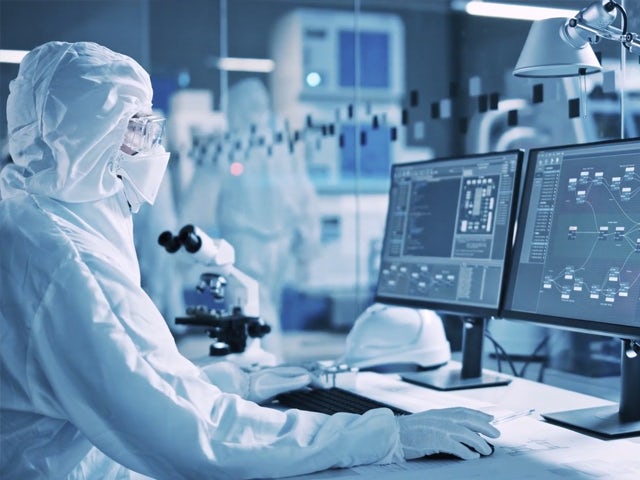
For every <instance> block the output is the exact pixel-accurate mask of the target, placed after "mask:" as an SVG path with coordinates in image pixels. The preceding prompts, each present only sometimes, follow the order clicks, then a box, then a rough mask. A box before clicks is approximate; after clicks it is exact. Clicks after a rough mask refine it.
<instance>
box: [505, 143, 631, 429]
mask: <svg viewBox="0 0 640 480" xmlns="http://www.w3.org/2000/svg"><path fill="white" fill-rule="evenodd" d="M516 230H517V232H516V237H515V244H514V255H513V257H512V264H511V265H510V266H509V276H508V281H507V285H506V295H505V307H504V311H503V315H502V316H503V317H504V318H507V319H511V318H513V319H521V320H530V321H534V322H537V323H540V324H545V325H551V326H554V327H561V328H563V329H570V330H575V331H581V332H588V333H593V334H600V335H607V336H612V337H619V338H621V339H623V341H622V345H623V348H622V350H623V351H622V364H621V375H622V378H621V381H622V389H621V400H620V405H619V407H618V406H617V405H616V406H614V407H612V408H608V407H607V408H604V409H601V408H597V409H587V410H580V411H570V412H558V413H553V414H547V415H545V417H546V418H547V419H548V420H550V421H552V422H557V423H561V424H563V425H567V426H573V427H576V428H580V429H582V430H587V431H590V432H592V433H597V434H600V435H602V436H607V437H612V436H623V435H631V434H636V435H637V434H638V433H639V432H640V357H639V356H638V353H639V349H638V339H640V303H639V301H640V300H639V299H640V139H638V138H635V139H629V140H614V141H605V142H597V143H589V144H582V145H568V146H558V147H551V148H540V149H533V150H531V151H530V155H529V160H528V165H527V172H526V175H525V181H524V188H523V196H522V202H521V207H520V215H519V218H518V227H517V229H516ZM634 356H635V357H636V358H632V357H634Z"/></svg>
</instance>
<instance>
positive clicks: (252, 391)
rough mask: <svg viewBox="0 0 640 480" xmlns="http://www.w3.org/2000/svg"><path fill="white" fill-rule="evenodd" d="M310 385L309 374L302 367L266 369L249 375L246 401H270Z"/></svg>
mask: <svg viewBox="0 0 640 480" xmlns="http://www.w3.org/2000/svg"><path fill="white" fill-rule="evenodd" d="M310 383H311V374H310V373H309V371H308V370H306V369H305V368H302V367H291V366H282V367H267V368H263V369H261V370H258V371H257V372H251V373H250V374H249V394H248V397H247V399H248V400H251V401H253V402H256V403H263V402H266V401H267V400H271V399H272V398H273V397H275V396H276V395H278V394H280V393H284V392H289V391H291V390H298V389H300V388H302V387H305V386H307V385H309V384H310Z"/></svg>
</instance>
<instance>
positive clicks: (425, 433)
mask: <svg viewBox="0 0 640 480" xmlns="http://www.w3.org/2000/svg"><path fill="white" fill-rule="evenodd" d="M397 419H398V426H399V428H400V443H401V445H402V450H403V452H404V457H405V459H406V460H411V459H414V458H419V457H423V456H425V455H431V454H434V453H449V454H452V455H455V456H456V457H460V458H462V459H464V460H471V459H474V458H479V457H480V455H490V454H491V453H492V452H493V448H492V447H491V445H489V444H488V443H487V441H486V440H485V439H484V438H482V437H481V436H480V435H479V434H482V435H485V436H487V437H490V438H497V437H499V436H500V431H499V430H497V429H496V428H495V427H494V426H493V425H491V423H490V422H491V420H493V417H492V416H491V415H488V414H486V413H483V412H480V411H478V410H472V409H469V408H463V407H456V408H444V409H438V410H427V411H424V412H420V413H414V414H412V415H403V416H399V417H397Z"/></svg>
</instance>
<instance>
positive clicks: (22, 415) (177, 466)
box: [0, 42, 403, 480]
mask: <svg viewBox="0 0 640 480" xmlns="http://www.w3.org/2000/svg"><path fill="white" fill-rule="evenodd" d="M151 97H152V90H151V84H150V81H149V77H148V75H147V73H146V72H145V71H144V70H143V69H142V68H141V67H140V66H139V65H138V64H137V63H135V62H134V61H133V60H132V59H130V58H129V57H126V56H123V55H120V54H117V53H114V52H111V51H110V50H108V49H105V48H104V47H101V46H98V45H96V44H92V43H76V44H66V43H60V42H51V43H48V44H45V45H44V46H41V47H39V48H38V49H35V50H33V51H32V52H31V53H30V54H29V55H27V57H25V60H24V61H23V62H22V64H21V67H20V73H19V75H18V77H17V78H16V79H15V80H14V81H13V82H12V84H11V88H10V95H9V99H8V101H7V119H8V127H9V135H10V151H11V154H12V156H13V159H14V161H15V165H8V166H7V167H5V169H4V170H3V171H2V174H1V178H0V180H1V183H0V185H1V188H2V190H1V191H2V195H1V196H2V201H0V238H2V244H3V245H2V250H1V253H0V284H1V285H2V288H0V368H1V375H0V407H1V410H0V430H1V432H2V435H1V440H0V477H1V478H7V479H9V478H11V479H21V480H26V479H32V478H47V479H52V478H73V479H80V478H87V479H98V478H100V479H107V478H128V477H129V472H128V469H132V470H135V471H138V472H141V473H142V474H144V475H148V476H151V477H154V478H158V479H161V478H166V479H172V480H176V479H181V478H203V479H204V478H229V479H236V480H237V479H243V478H255V477H277V476H285V475H295V474H301V473H305V472H312V471H316V470H321V469H326V468H330V467H346V466H350V465H355V464H367V463H374V462H383V463H384V462H390V461H393V460H395V461H398V460H402V458H403V457H402V449H401V445H400V442H399V432H398V426H397V422H396V419H395V418H394V416H393V414H392V413H391V411H390V410H387V409H379V410H374V411H371V412H370V413H368V414H366V415H364V416H358V415H352V414H338V415H334V416H331V417H329V416H326V415H321V414H314V413H305V412H300V411H296V410H290V411H286V412H282V411H278V410H275V409H270V408H265V407H261V406H259V405H258V404H256V403H253V402H251V401H247V400H244V399H243V398H241V396H239V395H237V394H232V393H223V392H222V391H221V390H220V389H219V388H218V387H216V386H215V385H213V384H212V383H211V381H210V380H209V378H208V377H207V375H206V374H205V373H204V372H203V370H201V369H200V368H198V367H196V366H195V365H194V364H193V363H191V362H190V361H188V360H187V359H185V358H184V357H182V356H181V354H180V353H179V352H178V350H177V349H176V347H175V343H174V341H173V339H172V337H171V333H170V331H169V329H168V327H167V324H166V323H165V321H164V319H163V318H162V317H161V315H160V313H159V312H158V310H157V309H156V307H155V306H154V304H153V303H152V301H151V300H150V299H149V297H148V296H147V294H146V293H145V292H144V291H143V290H142V289H141V287H140V274H139V269H138V267H137V259H136V254H135V250H134V243H133V234H132V230H133V223H132V214H131V211H130V209H129V206H128V204H127V200H131V199H130V198H129V197H127V196H125V193H124V191H123V183H124V182H123V181H122V180H121V179H120V178H118V177H117V176H116V175H114V173H113V171H112V169H111V163H112V162H113V160H114V158H115V157H116V156H117V155H118V151H119V144H120V143H121V139H122V138H123V136H124V132H125V129H126V126H127V122H128V119H129V118H130V117H132V116H133V115H134V114H136V113H138V112H140V111H148V110H149V109H150V108H151ZM164 166H166V161H165V163H164ZM160 167H163V165H162V163H160V164H159V168H160ZM129 203H131V202H129ZM221 382H222V383H224V379H221ZM372 438H373V439H375V441H372V440H371V439H372Z"/></svg>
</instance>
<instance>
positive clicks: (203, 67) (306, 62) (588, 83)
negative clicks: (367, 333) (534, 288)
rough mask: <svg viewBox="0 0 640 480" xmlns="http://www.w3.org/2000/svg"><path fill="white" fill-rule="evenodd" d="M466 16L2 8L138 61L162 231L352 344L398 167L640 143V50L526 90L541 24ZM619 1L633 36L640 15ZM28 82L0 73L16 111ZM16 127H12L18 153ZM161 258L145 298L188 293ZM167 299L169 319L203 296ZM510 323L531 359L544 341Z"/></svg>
mask: <svg viewBox="0 0 640 480" xmlns="http://www.w3.org/2000/svg"><path fill="white" fill-rule="evenodd" d="M467 3H468V2H464V1H449V0H430V1H419V0H406V1H402V2H398V1H395V0H327V1H319V0H298V1H295V2H292V1H289V0H233V1H232V0H215V1H211V0H185V1H181V2H176V1H168V0H167V1H165V0H156V1H146V0H139V1H134V2H128V1H127V2H125V1H100V0H66V1H57V2H44V1H36V0H19V1H18V0H3V1H2V2H1V3H0V23H1V24H0V27H1V28H0V32H1V33H0V45H2V47H1V48H3V49H27V50H28V49H30V48H33V47H34V46H36V45H37V44H39V43H42V42H44V41H47V40H50V39H54V38H55V39H59V40H67V41H76V40H92V41H97V42H99V43H103V44H105V45H107V46H110V47H112V48H114V49H115V50H118V51H122V52H123V53H127V54H130V55H132V56H134V57H135V58H137V59H138V60H139V61H140V62H141V63H142V64H143V66H144V67H145V68H147V69H148V70H149V72H150V74H151V77H152V81H153V85H154V90H155V101H156V108H158V109H159V110H162V111H163V113H164V114H165V115H167V117H168V143H167V148H168V149H170V150H171V152H172V161H171V165H170V169H169V173H168V175H167V178H168V180H167V182H168V183H169V184H170V188H169V189H168V190H167V191H168V192H169V193H168V194H169V195H170V197H171V198H170V202H169V204H170V205H171V214H167V210H163V209H156V210H154V212H155V213H154V215H157V216H159V217H160V220H159V222H158V225H163V226H166V227H168V228H178V227H180V226H182V225H184V224H186V223H194V224H197V225H199V226H200V227H201V228H203V229H205V230H206V231H208V232H209V233H210V234H211V235H214V236H218V235H219V236H223V237H225V238H228V239H229V241H230V242H231V243H232V244H234V245H235V247H236V250H237V253H238V265H237V266H238V267H239V268H241V269H243V270H245V271H246V273H248V274H249V275H252V276H255V277H256V278H257V279H258V280H259V281H260V284H261V287H262V292H261V293H262V298H261V300H262V302H261V303H262V313H263V315H264V316H265V319H266V320H267V321H268V322H270V323H272V324H273V325H274V326H275V329H276V330H284V331H287V330H294V331H295V330H307V329H311V330H329V331H332V330H333V331H342V332H345V331H348V329H349V328H350V326H351V325H352V324H353V322H354V320H355V318H356V317H357V316H358V315H359V313H360V312H362V310H363V309H364V308H365V307H366V306H367V305H368V304H370V303H371V301H372V290H373V288H372V287H373V285H374V283H375V281H376V278H377V273H378V262H379V256H380V248H381V241H382V234H383V230H384V221H385V217H386V208H387V194H388V188H389V168H390V165H391V164H393V163H398V162H407V161H412V160H426V159H430V158H434V157H442V156H452V155H460V154H471V153H485V152H490V151H496V150H507V149H512V148H523V149H529V148H533V147H540V146H546V145H554V144H568V143H584V142H589V141H594V140H601V139H612V138H620V137H622V136H628V137H633V136H638V135H639V134H640V100H638V98H639V97H638V94H639V93H640V85H639V84H638V81H637V79H638V78H640V75H638V68H639V64H638V57H637V56H636V55H634V54H625V52H624V51H623V50H622V49H621V47H620V46H619V45H617V44H616V43H615V42H609V41H602V42H600V43H599V44H597V45H596V46H595V51H596V53H597V54H598V55H599V56H600V58H601V61H602V65H603V71H602V72H601V73H597V74H594V75H588V76H578V77H574V78H568V79H556V78H553V79H526V78H519V77H514V76H513V75H512V71H513V67H514V66H515V64H516V62H517V60H518V56H519V54H520V50H521V48H522V46H523V44H524V41H525V39H526V37H527V33H528V30H529V27H530V25H531V22H530V21H529V20H522V19H506V18H493V17H484V16H475V15H471V14H469V13H467V11H466V10H465V6H466V4H467ZM508 3H510V4H516V5H517V4H520V5H523V4H526V5H530V4H531V3H532V2H525V1H524V0H523V1H515V0H514V1H511V2H508ZM535 3H537V4H540V5H541V6H546V7H559V8H563V9H570V10H571V9H574V10H576V11H577V10H579V9H581V8H583V7H585V6H586V5H587V4H588V3H589V2H587V1H582V0H571V1H566V0H555V1H552V0H540V1H539V2H535ZM621 3H622V4H624V6H625V8H626V9H627V14H628V29H629V30H630V31H636V32H637V31H638V30H639V29H640V7H639V6H638V5H637V2H629V1H626V2H621ZM43 8H44V9H47V14H44V13H43V14H39V15H38V16H37V17H34V16H33V14H32V12H33V11H39V12H44V10H42V9H43ZM498 10H499V9H498ZM52 18H54V19H55V21H51V19H52ZM618 21H619V20H618ZM122 32H125V34H123V33H122ZM123 35H124V36H123ZM16 73H17V66H16V65H11V64H5V63H0V87H1V93H0V107H1V108H2V110H3V111H4V108H5V104H6V96H7V94H8V82H9V80H10V79H11V78H13V77H14V76H15V75H16ZM6 134H7V132H6V122H5V118H4V115H3V116H2V120H0V138H2V139H3V142H2V143H3V146H4V145H6V141H5V140H6ZM3 152H4V153H3V157H4V161H6V155H7V154H6V147H5V150H3ZM140 224H142V222H140ZM155 234H156V232H145V233H144V235H147V236H148V235H155ZM145 255H147V256H150V257H155V256H156V255H159V253H158V252H154V253H150V252H141V257H144V256H145ZM149 264H150V265H153V266H154V267H155V270H154V269H151V270H149V271H148V272H146V277H145V279H146V280H145V281H146V282H147V284H148V285H151V284H152V283H153V282H152V280H151V279H153V278H156V277H157V276H159V275H161V276H164V277H168V278H171V279H174V280H175V281H176V282H179V283H180V282H182V283H180V288H181V289H182V288H184V290H185V291H186V290H188V289H189V288H190V285H191V283H192V275H193V271H194V269H193V267H189V268H186V267H185V268H183V270H180V271H179V272H175V273H172V274H171V275H166V274H164V273H163V272H159V271H158V269H159V268H167V267H166V266H163V265H164V264H163V263H162V261H160V260H157V261H152V262H150V263H149ZM144 273H145V272H143V274H144ZM163 292H165V293H162V294H159V295H158V296H157V297H156V298H155V300H156V301H157V303H158V304H159V306H160V308H161V309H162V311H163V313H164V314H165V316H166V317H167V321H168V322H170V323H171V321H172V320H171V319H172V318H173V317H174V316H175V315H176V314H177V313H179V311H180V309H181V308H183V306H184V305H183V304H184V302H185V301H187V300H188V299H189V298H187V297H188V296H187V295H186V294H185V295H183V296H181V297H179V298H177V299H175V296H171V295H168V294H166V291H163ZM169 297H171V298H174V300H172V301H168V300H167V299H168V298H169ZM185 298H186V299H187V300H185ZM278 326H279V327H278ZM494 326H495V328H496V332H495V333H496V336H502V337H503V339H504V340H505V343H506V344H509V346H510V347H512V348H513V350H514V351H515V352H517V353H525V352H529V353H530V352H531V349H532V348H533V347H535V345H533V344H531V343H530V342H529V343H526V344H525V345H519V344H517V342H516V341H515V340H514V339H519V338H524V337H528V336H527V335H519V334H515V335H514V334H513V333H511V330H510V329H511V328H513V327H512V326H508V325H507V324H506V323H503V322H495V325H494ZM502 327H504V329H505V332H504V333H502V331H501V328H502ZM540 335H541V336H542V337H544V335H546V333H540V332H533V333H532V335H531V338H535V339H539V338H542V337H540ZM273 337H274V338H276V335H274V336H273ZM274 342H275V340H274ZM281 347H282V346H281V345H274V348H281ZM603 348H606V345H605V346H603ZM603 368H605V367H603ZM605 370H606V368H605Z"/></svg>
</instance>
